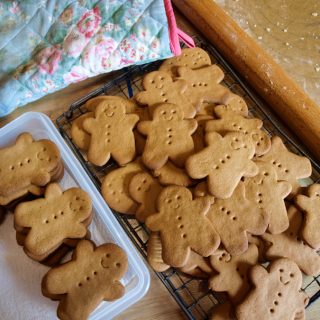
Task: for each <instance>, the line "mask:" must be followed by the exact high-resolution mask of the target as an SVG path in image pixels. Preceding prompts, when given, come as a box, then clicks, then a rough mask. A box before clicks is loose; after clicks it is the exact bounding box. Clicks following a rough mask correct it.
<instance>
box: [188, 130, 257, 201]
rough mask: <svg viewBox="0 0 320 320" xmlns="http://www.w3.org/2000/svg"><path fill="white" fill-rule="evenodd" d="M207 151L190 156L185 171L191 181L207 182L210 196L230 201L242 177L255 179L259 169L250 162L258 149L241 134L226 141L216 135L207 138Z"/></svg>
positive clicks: (209, 135)
mask: <svg viewBox="0 0 320 320" xmlns="http://www.w3.org/2000/svg"><path fill="white" fill-rule="evenodd" d="M206 143H207V147H206V148H204V149H203V150H201V151H200V152H198V153H196V154H194V155H192V156H190V157H189V158H188V160H187V161H186V170H187V172H188V174H189V176H190V177H191V178H194V179H202V178H205V177H208V178H207V182H208V190H209V192H210V193H211V194H212V195H213V196H215V197H218V198H223V199H225V198H229V197H230V196H231V195H232V193H233V191H234V189H235V188H236V187H237V185H238V183H239V181H240V179H241V178H242V177H252V176H255V175H256V174H257V173H258V168H257V166H256V165H255V163H254V162H253V161H251V159H252V158H253V155H254V152H255V148H254V145H253V143H252V141H251V139H250V138H249V137H248V136H246V135H245V134H243V133H240V132H230V133H227V134H226V135H225V136H224V137H222V136H221V135H219V134H218V133H216V132H209V133H207V134H206Z"/></svg>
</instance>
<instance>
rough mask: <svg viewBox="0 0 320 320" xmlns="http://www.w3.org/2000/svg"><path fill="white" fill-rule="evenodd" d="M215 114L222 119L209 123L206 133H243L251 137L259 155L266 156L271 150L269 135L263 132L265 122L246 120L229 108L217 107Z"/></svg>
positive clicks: (254, 119)
mask: <svg viewBox="0 0 320 320" xmlns="http://www.w3.org/2000/svg"><path fill="white" fill-rule="evenodd" d="M215 113H216V115H217V116H218V117H219V118H220V119H215V120H211V121H208V122H207V123H206V132H212V131H215V132H218V133H219V134H221V135H225V134H226V133H228V132H231V131H236V132H242V133H244V134H245V135H248V136H250V137H251V139H252V141H253V142H254V144H255V148H256V151H255V153H256V154H257V155H262V154H265V153H267V152H268V151H269V149H270V148H271V141H270V138H269V136H268V134H267V133H266V132H265V131H262V130H261V127H262V125H263V122H262V121H261V120H260V119H257V118H253V119H248V118H245V117H243V116H241V115H239V114H237V113H235V112H233V111H230V110H228V108H227V106H223V105H221V106H217V107H216V108H215Z"/></svg>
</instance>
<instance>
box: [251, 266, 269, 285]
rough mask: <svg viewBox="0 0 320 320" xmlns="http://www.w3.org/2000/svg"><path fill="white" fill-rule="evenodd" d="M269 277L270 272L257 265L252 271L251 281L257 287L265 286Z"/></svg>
mask: <svg viewBox="0 0 320 320" xmlns="http://www.w3.org/2000/svg"><path fill="white" fill-rule="evenodd" d="M267 276H268V271H267V270H266V269H265V268H264V267H262V266H260V265H255V266H253V267H252V268H251V270H250V279H251V281H252V283H253V284H254V285H255V286H256V287H261V286H263V284H264V279H265V278H266V277H267Z"/></svg>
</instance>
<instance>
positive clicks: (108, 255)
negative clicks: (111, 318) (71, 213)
mask: <svg viewBox="0 0 320 320" xmlns="http://www.w3.org/2000/svg"><path fill="white" fill-rule="evenodd" d="M127 268H128V260H127V256H126V254H125V252H124V251H123V250H122V249H121V248H120V247H118V246H117V245H115V244H113V243H107V244H103V245H100V246H99V247H95V245H94V244H93V243H92V242H91V241H88V240H82V241H80V242H79V244H78V245H77V247H76V250H75V251H74V253H73V256H72V259H71V261H69V262H67V263H64V264H62V265H60V266H58V267H55V268H53V269H51V270H49V272H48V273H47V274H46V275H45V276H44V278H43V280H42V293H43V295H44V296H46V297H49V298H52V299H57V300H59V306H58V310H57V315H58V317H59V319H62V320H67V319H77V320H86V319H87V318H88V317H89V315H90V313H91V312H92V311H93V310H94V309H95V308H96V307H97V306H98V305H99V304H100V303H101V302H102V301H103V300H106V301H113V300H115V299H119V298H121V297H122V296H123V295H124V293H125V288H124V286H123V285H122V284H121V282H120V280H121V278H122V277H123V276H124V274H125V273H126V271H127Z"/></svg>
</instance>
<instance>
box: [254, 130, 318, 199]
mask: <svg viewBox="0 0 320 320" xmlns="http://www.w3.org/2000/svg"><path fill="white" fill-rule="evenodd" d="M259 160H262V161H265V162H268V163H271V164H272V165H273V166H274V168H275V169H276V172H277V177H278V180H285V181H288V182H290V183H291V185H292V191H291V195H295V194H297V192H298V191H299V189H300V186H299V183H298V179H303V178H307V177H310V175H311V173H312V167H311V162H310V160H309V159H308V158H306V157H302V156H298V155H296V154H294V153H292V152H290V151H289V150H288V149H287V148H286V146H285V145H284V143H283V142H282V140H281V138H280V137H277V136H275V137H272V139H271V149H270V150H269V152H268V153H266V154H265V155H263V156H262V157H260V158H259Z"/></svg>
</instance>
